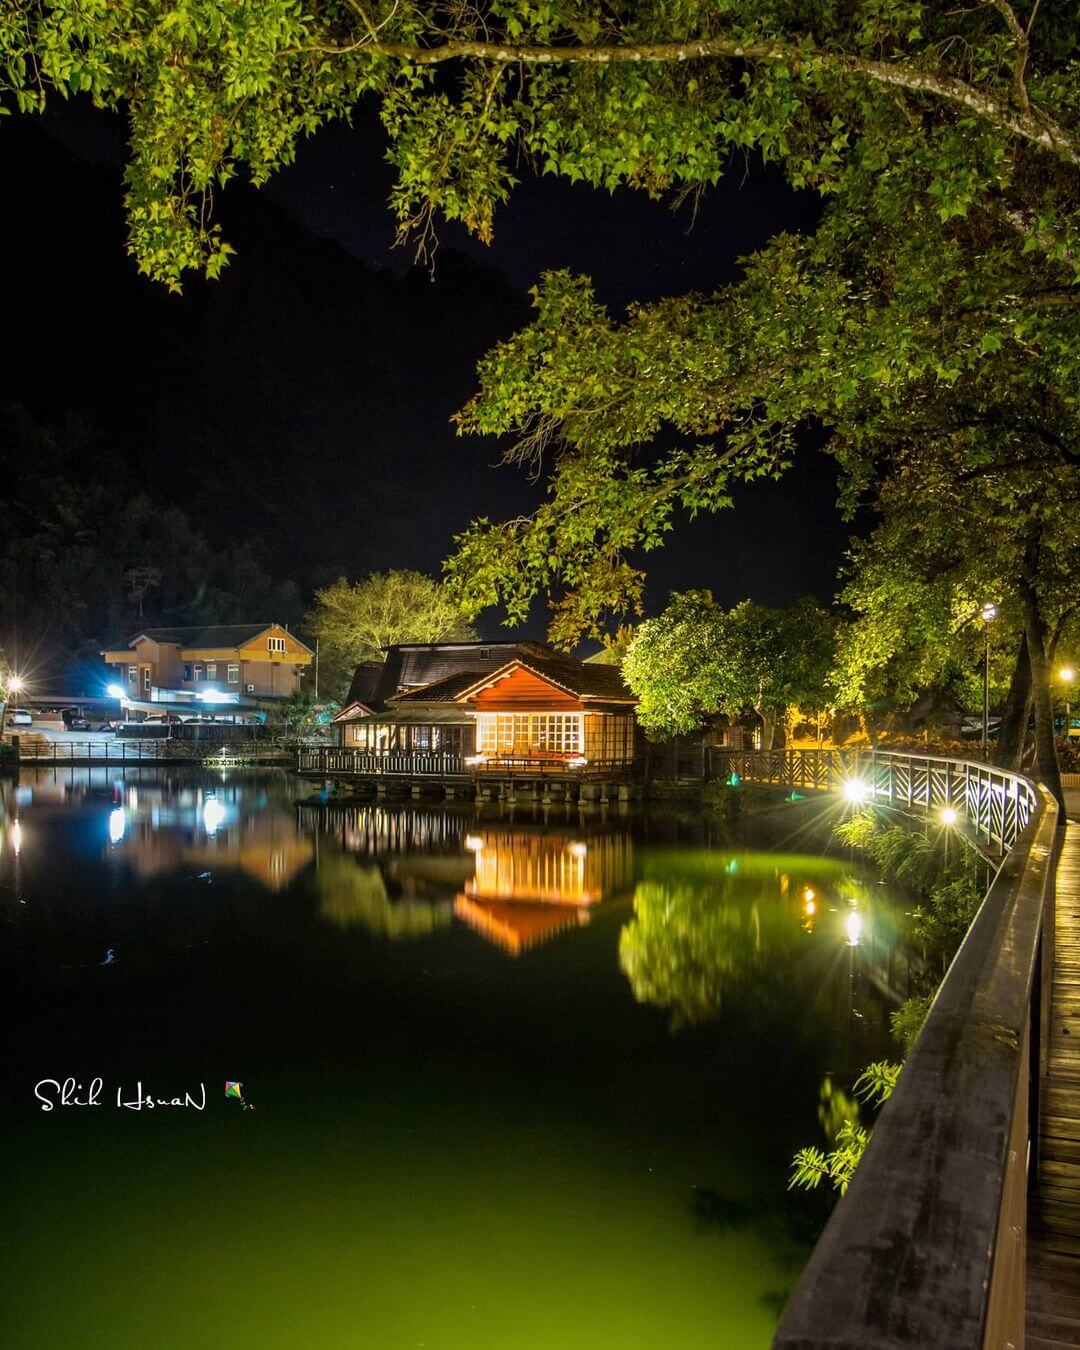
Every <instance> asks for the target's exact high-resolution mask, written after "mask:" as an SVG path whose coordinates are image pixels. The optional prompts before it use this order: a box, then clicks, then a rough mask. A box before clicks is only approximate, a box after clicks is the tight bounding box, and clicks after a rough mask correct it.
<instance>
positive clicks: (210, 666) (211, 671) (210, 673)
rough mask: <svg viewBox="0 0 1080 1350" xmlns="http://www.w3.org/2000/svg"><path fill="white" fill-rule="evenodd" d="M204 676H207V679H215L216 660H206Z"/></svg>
mask: <svg viewBox="0 0 1080 1350" xmlns="http://www.w3.org/2000/svg"><path fill="white" fill-rule="evenodd" d="M206 678H207V679H208V680H216V679H217V662H216V661H208V662H207V663H206Z"/></svg>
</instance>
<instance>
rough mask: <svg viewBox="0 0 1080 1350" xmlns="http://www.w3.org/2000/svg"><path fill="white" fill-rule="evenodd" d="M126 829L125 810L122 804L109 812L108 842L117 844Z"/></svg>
mask: <svg viewBox="0 0 1080 1350" xmlns="http://www.w3.org/2000/svg"><path fill="white" fill-rule="evenodd" d="M126 829H127V812H126V811H125V810H124V808H123V807H122V806H118V807H116V808H115V810H112V811H110V812H109V843H110V844H119V843H120V841H121V840H122V839H123V837H124V831H125V830H126Z"/></svg>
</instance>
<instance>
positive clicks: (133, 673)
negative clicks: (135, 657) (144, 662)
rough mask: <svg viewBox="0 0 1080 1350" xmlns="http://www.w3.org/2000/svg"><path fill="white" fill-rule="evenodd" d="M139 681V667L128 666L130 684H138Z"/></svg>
mask: <svg viewBox="0 0 1080 1350" xmlns="http://www.w3.org/2000/svg"><path fill="white" fill-rule="evenodd" d="M138 683H139V667H138V666H128V684H138Z"/></svg>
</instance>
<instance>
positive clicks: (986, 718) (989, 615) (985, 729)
mask: <svg viewBox="0 0 1080 1350" xmlns="http://www.w3.org/2000/svg"><path fill="white" fill-rule="evenodd" d="M997 612H998V611H997V605H995V604H994V603H993V601H991V600H988V601H987V602H986V604H985V605H983V607H982V610H981V611H980V613H981V615H982V621H983V723H982V752H983V759H987V758H988V757H989V754H990V624H991V622H992V621H993V620H994V619H996V618H997Z"/></svg>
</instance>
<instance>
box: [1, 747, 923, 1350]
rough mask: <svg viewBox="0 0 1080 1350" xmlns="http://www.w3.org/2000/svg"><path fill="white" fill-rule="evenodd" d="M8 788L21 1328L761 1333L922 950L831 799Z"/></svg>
mask: <svg viewBox="0 0 1080 1350" xmlns="http://www.w3.org/2000/svg"><path fill="white" fill-rule="evenodd" d="M2 794H3V802H2V805H3V829H2V831H0V909H2V913H3V920H4V942H3V956H2V960H3V974H4V979H5V983H6V985H7V986H8V989H9V992H10V994H11V996H12V997H11V999H10V1006H11V1008H12V1010H13V1011H12V1014H10V1019H9V1035H8V1046H9V1052H8V1059H7V1066H6V1072H5V1092H4V1114H3V1135H4V1138H3V1144H4V1157H5V1160H6V1162H7V1164H8V1168H7V1172H8V1181H7V1185H6V1186H5V1194H4V1200H5V1229H6V1234H7V1238H8V1242H7V1258H6V1261H5V1267H6V1272H7V1281H6V1283H7V1288H6V1290H5V1295H4V1299H3V1306H2V1311H0V1329H2V1336H0V1339H2V1343H3V1344H4V1346H5V1347H10V1348H11V1350H14V1348H15V1347H35V1348H36V1347H49V1350H56V1348H57V1347H65V1346H73V1347H74V1346H78V1347H99V1346H100V1347H105V1346H108V1347H111V1348H112V1350H120V1348H123V1350H126V1348H127V1347H140V1348H142V1347H148V1346H155V1347H158V1346H160V1347H184V1348H185V1350H192V1348H194V1347H216V1346H234V1347H235V1346H242V1347H248V1346H250V1347H261V1348H265V1347H278V1346H281V1347H285V1346H289V1347H295V1346H305V1347H309V1346H310V1347H372V1350H383V1348H384V1347H385V1350H399V1348H400V1350H404V1348H405V1347H430V1348H433V1350H443V1348H445V1350H458V1347H462V1348H464V1347H469V1350H480V1348H482V1347H491V1348H492V1350H496V1348H497V1350H513V1348H515V1347H521V1348H522V1350H533V1348H534V1347H536V1348H539V1347H545V1348H546V1347H560V1348H562V1347H565V1348H567V1350H570V1348H577V1347H582V1350H584V1347H590V1348H592V1350H596V1348H597V1347H599V1348H601V1350H606V1347H618V1348H619V1350H630V1348H636V1347H641V1348H642V1350H645V1348H646V1347H648V1348H650V1350H652V1348H655V1350H669V1348H670V1347H678V1348H679V1350H695V1348H696V1347H709V1350H715V1348H716V1347H718V1346H719V1347H724V1348H725V1350H732V1348H735V1350H739V1348H741V1347H765V1346H767V1345H768V1344H769V1340H770V1337H771V1334H772V1331H773V1329H774V1327H775V1325H776V1322H777V1320H778V1317H779V1313H780V1310H781V1309H782V1307H783V1304H784V1301H785V1299H786V1297H787V1295H788V1294H789V1292H790V1290H791V1289H792V1287H793V1285H794V1283H795V1281H796V1280H797V1278H798V1274H799V1271H800V1269H801V1266H802V1263H803V1262H804V1261H805V1259H806V1256H807V1254H808V1252H809V1250H810V1247H811V1246H812V1244H813V1241H814V1238H815V1236H816V1235H817V1233H818V1232H819V1231H820V1228H821V1226H822V1224H823V1222H824V1220H825V1218H826V1217H827V1213H828V1203H829V1201H828V1197H825V1196H823V1195H822V1196H807V1195H805V1194H802V1193H791V1192H789V1191H788V1190H787V1181H788V1177H789V1175H790V1160H791V1155H792V1154H793V1152H794V1151H795V1149H796V1148H798V1147H799V1146H800V1145H803V1144H809V1143H814V1144H819V1145H824V1144H825V1142H826V1136H825V1134H824V1133H823V1125H822V1119H825V1120H826V1122H828V1119H829V1117H830V1114H831V1113H832V1114H835V1111H836V1109H837V1107H838V1104H841V1103H842V1102H843V1100H844V1099H843V1098H842V1097H841V1096H839V1095H838V1093H837V1089H842V1088H847V1087H849V1086H850V1083H851V1080H852V1079H853V1078H854V1077H855V1076H856V1075H857V1074H858V1072H859V1071H860V1069H861V1068H862V1067H863V1066H864V1065H865V1064H866V1063H867V1062H868V1061H870V1060H872V1059H874V1058H879V1057H882V1056H885V1055H888V1054H889V1053H890V1052H891V1047H890V1044H889V1037H888V1014H889V1012H890V1011H891V1010H892V1009H893V1008H895V1007H897V1006H898V1005H899V1003H900V1002H901V1001H902V999H903V998H904V997H906V994H907V991H908V981H909V973H910V971H909V966H910V963H911V962H912V961H913V960H915V959H916V958H915V957H914V956H913V955H912V954H911V953H910V951H909V949H908V947H907V945H906V944H905V940H904V934H905V930H906V924H907V920H906V918H905V915H904V909H905V902H904V897H903V896H901V895H896V894H893V893H890V891H889V889H888V888H886V887H885V886H883V885H882V884H881V883H880V882H879V881H878V880H877V879H876V877H875V875H874V874H873V873H872V872H870V871H867V870H866V869H865V867H863V866H862V865H860V864H858V863H857V862H856V861H855V860H853V859H852V858H851V857H849V856H847V855H845V854H844V853H843V852H842V851H838V850H835V849H832V850H829V848H828V843H829V833H830V825H831V823H832V822H833V821H834V820H835V819H837V818H838V817H837V815H836V814H835V813H836V811H837V810H838V808H837V807H835V806H832V805H830V806H828V807H826V806H824V805H823V804H822V803H817V802H796V803H791V804H784V805H783V806H782V807H780V809H778V810H776V811H772V812H769V813H768V814H767V815H762V816H756V815H751V816H748V817H747V818H746V819H745V820H744V821H743V822H740V823H737V824H736V825H729V824H724V823H722V822H719V821H716V820H711V819H709V818H707V817H706V816H704V815H703V813H702V812H700V811H696V810H694V811H691V810H679V811H676V810H659V809H653V808H649V809H645V810H642V809H637V810H630V811H628V810H625V809H624V810H622V811H621V812H620V810H619V809H617V808H614V807H612V808H604V809H601V808H599V807H592V808H588V809H579V808H578V807H577V806H576V805H574V806H558V807H551V808H547V809H546V810H545V809H544V808H541V807H539V806H534V807H528V808H522V807H518V808H513V809H511V808H501V807H498V806H495V805H489V806H484V807H474V806H472V805H465V804H455V803H441V802H440V803H438V804H428V803H425V802H409V803H405V804H402V805H388V804H383V803H377V804H376V803H372V804H369V805H364V804H356V805H352V804H350V805H342V804H335V803H332V802H322V801H320V800H315V801H309V800H308V799H309V798H311V797H312V794H313V788H312V786H311V785H310V784H305V783H301V782H300V781H299V780H297V779H295V778H293V777H292V776H291V775H289V774H287V773H284V772H281V773H278V772H263V773H254V772H242V771H229V772H224V773H211V772H201V771H192V770H170V769H162V768H145V769H131V770H128V771H126V772H123V773H121V772H118V771H116V770H107V769H105V768H101V769H97V768H95V769H86V768H82V769H61V770H56V771H44V770H42V771H38V772H34V771H30V772H28V773H24V774H23V776H22V778H21V779H20V782H19V784H18V785H15V784H13V783H11V782H6V783H4V784H3V785H2ZM68 1080H72V1081H71V1082H70V1083H68ZM65 1084H67V1087H66V1089H65ZM227 1084H232V1085H234V1086H232V1087H231V1088H230V1090H229V1093H228V1095H227V1093H226V1085H227ZM826 1084H829V1085H831V1087H832V1089H833V1091H832V1095H831V1096H830V1095H829V1094H830V1087H829V1086H828V1085H826ZM823 1085H826V1086H825V1087H824V1095H823ZM65 1091H66V1096H67V1099H68V1101H69V1104H67V1105H63V1104H61V1102H62V1099H63V1098H64V1096H65ZM174 1101H175V1102H176V1103H178V1104H176V1105H172V1104H164V1103H172V1102H174ZM76 1102H83V1103H85V1104H82V1105H77V1104H75V1103H76ZM819 1117H820V1118H819ZM834 1123H835V1122H834Z"/></svg>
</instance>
